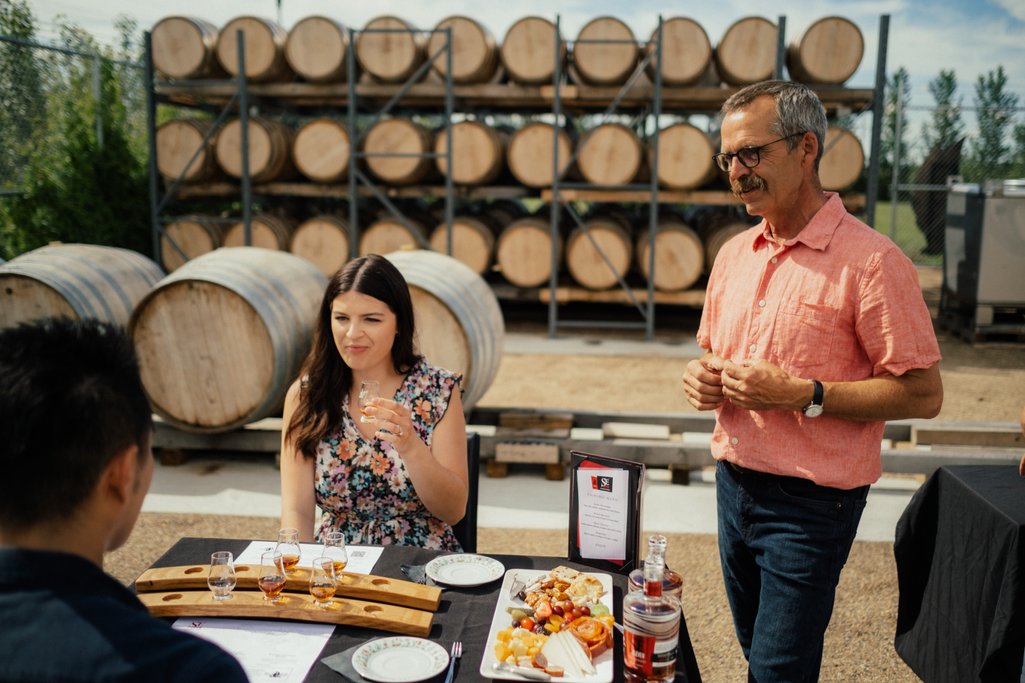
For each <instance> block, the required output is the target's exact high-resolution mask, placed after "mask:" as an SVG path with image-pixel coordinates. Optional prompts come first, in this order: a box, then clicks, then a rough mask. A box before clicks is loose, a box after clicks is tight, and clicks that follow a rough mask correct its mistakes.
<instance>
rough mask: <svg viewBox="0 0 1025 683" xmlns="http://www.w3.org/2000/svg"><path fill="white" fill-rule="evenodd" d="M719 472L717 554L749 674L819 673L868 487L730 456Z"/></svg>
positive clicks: (797, 678)
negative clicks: (759, 466) (741, 464)
mask: <svg viewBox="0 0 1025 683" xmlns="http://www.w3.org/2000/svg"><path fill="white" fill-rule="evenodd" d="M715 474H716V478H715V481H716V498H717V500H718V512H719V558H720V560H721V562H722V571H723V580H724V582H725V584H726V597H727V598H728V599H729V602H730V610H731V611H732V612H733V624H734V627H735V628H736V631H737V637H738V638H739V640H740V646H741V648H742V649H743V650H744V656H745V657H747V661H748V680H749V681H756V682H757V683H804V682H806V681H817V680H818V678H819V668H820V666H821V664H822V643H823V635H824V633H825V631H826V626H827V625H828V624H829V618H830V616H831V615H832V613H833V596H834V593H835V591H836V584H837V582H838V581H839V579H840V570H841V569H842V568H843V566H844V563H845V562H847V556H848V554H849V553H850V550H851V544H852V543H853V542H854V535H855V533H856V532H857V530H858V522H859V521H861V513H862V511H863V510H864V509H865V498H866V496H867V495H868V486H863V487H861V488H857V489H853V490H850V491H844V490H841V489H834V488H829V487H825V486H819V485H817V484H815V483H814V482H812V481H809V480H807V479H799V478H796V477H781V476H777V475H771V474H764V473H761V472H754V471H751V470H740V469H739V468H736V467H734V466H733V465H730V464H728V463H726V462H724V461H723V462H720V463H719V464H718V465H717V466H716V472H715Z"/></svg>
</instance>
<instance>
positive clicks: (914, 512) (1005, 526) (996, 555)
mask: <svg viewBox="0 0 1025 683" xmlns="http://www.w3.org/2000/svg"><path fill="white" fill-rule="evenodd" d="M1023 529H1025V479H1022V478H1021V477H1019V476H1018V470H1017V467H1016V466H1005V465H957V466H949V467H941V468H940V469H938V470H937V471H936V472H935V473H934V474H933V475H932V477H930V478H929V479H928V481H926V483H925V484H923V485H922V487H921V488H920V489H919V490H918V491H917V492H916V493H915V495H914V497H913V498H912V499H911V502H910V503H909V504H908V507H907V509H906V510H905V511H904V513H903V514H902V515H901V518H900V521H898V523H897V532H896V537H895V542H894V556H895V558H896V562H897V584H898V588H899V591H900V596H899V600H898V607H897V633H896V638H895V639H894V644H895V647H896V649H897V653H898V654H899V655H900V656H901V658H903V659H904V661H905V662H907V664H908V666H910V667H911V669H912V670H913V671H914V672H915V673H916V674H918V675H919V676H920V677H921V678H922V680H923V681H925V682H926V683H935V682H941V681H950V682H951V683H955V682H956V683H962V682H963V681H979V682H982V683H986V682H993V683H996V682H998V681H999V682H1001V683H1006V682H1008V681H1013V682H1015V683H1017V681H1019V677H1020V676H1021V671H1022V653H1023V648H1025V604H1023V600H1025V535H1023ZM1021 680H1025V679H1021Z"/></svg>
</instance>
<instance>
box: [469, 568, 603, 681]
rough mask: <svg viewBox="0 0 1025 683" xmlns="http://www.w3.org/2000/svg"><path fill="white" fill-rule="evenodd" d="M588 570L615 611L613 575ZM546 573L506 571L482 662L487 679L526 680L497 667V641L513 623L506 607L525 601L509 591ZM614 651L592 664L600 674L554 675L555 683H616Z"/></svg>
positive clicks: (601, 598)
mask: <svg viewBox="0 0 1025 683" xmlns="http://www.w3.org/2000/svg"><path fill="white" fill-rule="evenodd" d="M587 573H588V574H590V575H591V576H593V577H594V578H596V579H598V580H599V581H601V587H602V595H601V597H600V598H599V599H598V602H600V603H601V604H603V605H605V606H606V607H608V608H609V612H613V609H612V577H611V576H610V575H608V574H601V573H598V572H587ZM546 574H548V572H547V571H544V570H539V569H510V570H509V571H507V572H506V573H505V580H504V581H502V587H501V588H500V589H498V603H497V604H496V605H495V616H494V617H492V619H491V630H490V631H489V632H488V640H487V645H486V646H485V648H484V658H483V659H482V660H481V662H480V675H481V676H482V677H483V678H499V679H503V680H508V681H522V680H525V679H524V678H523V677H522V676H517V675H516V674H513V673H503V672H501V671H495V670H494V665H495V662H497V661H498V659H496V658H495V642H496V641H497V640H498V632H499V631H501V630H502V629H503V628H506V627H507V626H512V617H511V616H509V612H507V611H506V608H507V607H509V606H511V605H513V604H517V605H522V604H523V603H522V602H521V601H519V600H516V601H514V600H513V599H512V598H510V597H509V590H510V589H511V588H512V585H513V582H514V581H515V580H516V579H517V578H519V579H520V580H522V581H523V582H524V585H527V586H529V585H530V584H532V583H534V581H535V580H536V579H538V578H540V577H542V576H544V575H546ZM614 651H615V648H609V649H608V650H606V651H605V652H603V653H601V654H600V655H598V656H597V657H595V658H594V661H593V662H592V663H593V664H594V668H595V669H597V670H598V671H597V673H595V674H593V675H591V676H561V677H559V678H553V679H552V681H553V683H612V672H613V667H612V659H613V657H614Z"/></svg>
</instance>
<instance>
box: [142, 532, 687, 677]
mask: <svg viewBox="0 0 1025 683" xmlns="http://www.w3.org/2000/svg"><path fill="white" fill-rule="evenodd" d="M249 543H250V541H248V540H237V539H233V540H226V539H223V538H183V539H181V540H179V541H178V542H177V543H175V544H174V545H173V546H172V547H171V549H170V550H168V551H167V552H166V553H164V555H163V556H161V557H160V558H159V559H158V560H157V561H156V562H154V563H153V567H172V566H177V565H186V564H204V563H207V562H209V561H210V553H212V552H215V551H217V550H230V551H231V552H232V553H233V554H234V555H236V556H237V555H238V554H239V553H241V552H242V551H243V550H245V549H246V547H248V545H249ZM441 554H443V553H439V552H438V551H434V550H424V549H422V548H413V547H407V546H387V547H385V549H384V553H383V554H382V555H381V559H380V560H378V562H377V564H376V565H375V566H374V569H373V573H374V574H375V575H377V576H387V577H390V578H395V579H405V578H406V577H405V576H404V575H403V574H402V571H401V566H402V565H403V564H417V565H423V564H426V563H427V562H429V561H430V560H432V559H433V558H435V557H437V556H438V555H441ZM488 556H489V557H493V558H495V559H496V560H498V561H499V562H501V563H502V564H503V565H505V568H506V569H552V568H554V567H556V566H558V565H566V566H570V567H575V568H576V569H579V570H581V571H595V570H594V569H593V568H592V567H587V566H586V565H581V564H574V563H572V562H568V561H566V560H563V559H560V558H557V557H526V556H523V555H492V554H488ZM612 582H613V604H614V606H615V613H616V620H617V621H619V622H620V623H622V607H623V592H624V591H625V590H626V586H627V580H626V577H625V576H620V575H616V574H613V575H612ZM501 584H502V582H501V581H495V582H493V583H490V584H487V585H486V586H479V587H476V588H446V589H445V591H444V592H443V593H442V595H441V606H440V607H439V608H438V611H437V612H435V614H434V624H433V626H432V627H431V633H430V637H429V638H430V640H433V641H436V642H438V643H440V644H441V645H442V646H444V648H445V649H446V650H448V649H449V646H450V645H451V644H452V642H453V641H456V640H461V641H462V642H463V657H462V659H461V660H460V661H459V664H458V668H457V675H456V680H457V681H479V680H480V663H481V660H482V659H483V657H484V653H485V651H486V648H489V647H491V646H492V643H489V642H487V637H488V631H489V630H490V628H491V620H492V617H493V616H494V613H495V605H496V604H497V602H498V597H499V596H498V593H499V589H500V588H501ZM387 635H389V634H387V633H385V632H383V631H375V630H371V629H365V628H358V627H351V626H336V627H335V631H334V633H333V634H332V635H331V638H330V640H329V641H328V643H327V645H325V646H324V650H323V651H322V652H321V654H320V657H318V659H317V663H316V664H314V666H313V668H312V669H310V672H309V675H307V677H306V680H307V681H324V682H329V683H338V681H341V680H343V678H342V676H340V675H339V674H338V673H336V672H334V671H332V670H331V669H330V668H328V667H327V666H326V665H324V664H323V663H322V662H321V661H320V659H322V658H324V657H326V656H328V655H331V654H335V653H338V652H343V651H345V650H347V649H349V648H351V647H353V646H355V645H359V644H360V643H362V642H364V641H367V640H370V639H372V638H379V637H381V636H387ZM614 662H615V665H614V676H613V680H614V681H622V680H623V640H622V636H621V635H620V633H619V632H618V631H617V632H616V638H615V656H614ZM677 666H678V668H680V669H682V671H680V672H678V675H677V681H686V682H687V683H699V682H700V681H701V675H700V674H699V673H698V666H697V660H696V659H695V657H694V648H693V647H692V645H691V642H690V634H689V633H688V631H687V623H686V620H685V619H684V620H681V622H680V653H679V659H678V662H677ZM685 676H686V677H685ZM443 678H444V674H441V675H439V676H438V677H437V680H438V681H441V680H442V679H443Z"/></svg>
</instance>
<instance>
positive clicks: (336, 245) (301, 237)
mask: <svg viewBox="0 0 1025 683" xmlns="http://www.w3.org/2000/svg"><path fill="white" fill-rule="evenodd" d="M288 250H289V251H291V252H292V253H293V254H295V255H296V256H301V257H303V258H304V259H306V260H307V261H309V262H310V263H312V264H313V265H315V266H316V267H317V268H318V269H319V270H320V272H322V273H323V274H324V275H326V276H328V277H331V276H332V275H334V274H335V272H336V271H337V270H338V269H339V268H341V267H342V266H344V265H345V262H346V261H348V260H349V222H348V221H347V220H346V219H345V218H343V217H342V216H339V215H335V214H326V213H322V214H318V215H316V216H313V217H312V218H308V219H306V220H305V221H303V222H302V223H300V224H299V227H297V228H296V229H295V232H293V233H292V242H291V243H290V244H289V247H288Z"/></svg>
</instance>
